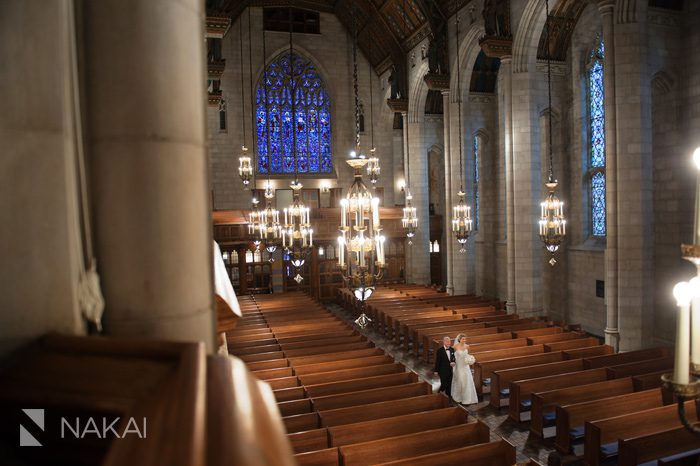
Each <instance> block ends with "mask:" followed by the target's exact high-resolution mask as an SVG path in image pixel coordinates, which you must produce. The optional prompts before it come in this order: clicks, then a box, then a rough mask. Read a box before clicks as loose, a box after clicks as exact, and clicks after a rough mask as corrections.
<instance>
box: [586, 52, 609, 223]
mask: <svg viewBox="0 0 700 466" xmlns="http://www.w3.org/2000/svg"><path fill="white" fill-rule="evenodd" d="M604 58H605V49H604V47H603V41H602V40H601V41H600V42H599V43H598V45H597V46H596V47H595V49H594V50H593V51H592V52H591V56H590V62H589V65H588V116H589V120H588V125H589V127H588V130H589V133H588V134H589V139H590V148H589V158H588V180H589V190H590V210H591V236H598V237H601V236H605V234H606V230H605V105H604V104H605V94H604V89H603V72H604V67H603V59H604Z"/></svg>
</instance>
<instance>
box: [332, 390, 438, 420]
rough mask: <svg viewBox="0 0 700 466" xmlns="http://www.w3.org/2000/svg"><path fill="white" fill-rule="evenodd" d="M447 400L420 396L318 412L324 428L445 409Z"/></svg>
mask: <svg viewBox="0 0 700 466" xmlns="http://www.w3.org/2000/svg"><path fill="white" fill-rule="evenodd" d="M448 406H449V400H448V399H447V397H446V396H444V395H442V394H432V395H422V396H416V397H412V398H403V399H400V400H393V401H382V402H379V403H372V404H368V405H364V406H353V407H348V408H338V409H329V410H326V411H319V412H318V414H319V416H320V420H321V422H322V425H323V426H325V427H333V426H339V425H343V424H352V423H354V422H363V421H371V420H374V419H381V418H385V417H392V416H400V415H402V414H411V413H418V412H421V411H429V410H431V409H440V408H446V407H448Z"/></svg>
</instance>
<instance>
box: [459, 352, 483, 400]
mask: <svg viewBox="0 0 700 466" xmlns="http://www.w3.org/2000/svg"><path fill="white" fill-rule="evenodd" d="M468 354H469V352H468V351H467V350H457V351H455V363H456V364H455V367H454V373H453V375H452V399H453V400H455V401H456V402H458V403H462V404H465V405H469V404H473V403H478V402H479V398H478V397H477V395H476V387H475V386H474V376H473V375H472V371H471V368H470V367H469V365H468V364H467V362H466V357H467V355H468Z"/></svg>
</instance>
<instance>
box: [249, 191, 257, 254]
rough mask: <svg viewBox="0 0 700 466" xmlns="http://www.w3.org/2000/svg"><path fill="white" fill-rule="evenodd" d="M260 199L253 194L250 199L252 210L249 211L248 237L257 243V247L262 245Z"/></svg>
mask: <svg viewBox="0 0 700 466" xmlns="http://www.w3.org/2000/svg"><path fill="white" fill-rule="evenodd" d="M258 203H259V201H258V199H257V198H256V197H255V195H253V197H252V199H251V200H250V204H251V207H250V212H249V213H248V238H249V239H250V240H251V241H252V242H253V244H255V247H256V248H259V247H260V235H259V233H258V232H259V231H260V211H259V210H258Z"/></svg>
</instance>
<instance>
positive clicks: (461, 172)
mask: <svg viewBox="0 0 700 466" xmlns="http://www.w3.org/2000/svg"><path fill="white" fill-rule="evenodd" d="M455 11H456V18H455V51H456V53H457V124H458V126H459V130H458V132H459V192H464V165H463V164H464V161H463V158H464V151H463V150H462V131H463V128H462V82H461V79H460V60H459V11H457V10H455Z"/></svg>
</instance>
